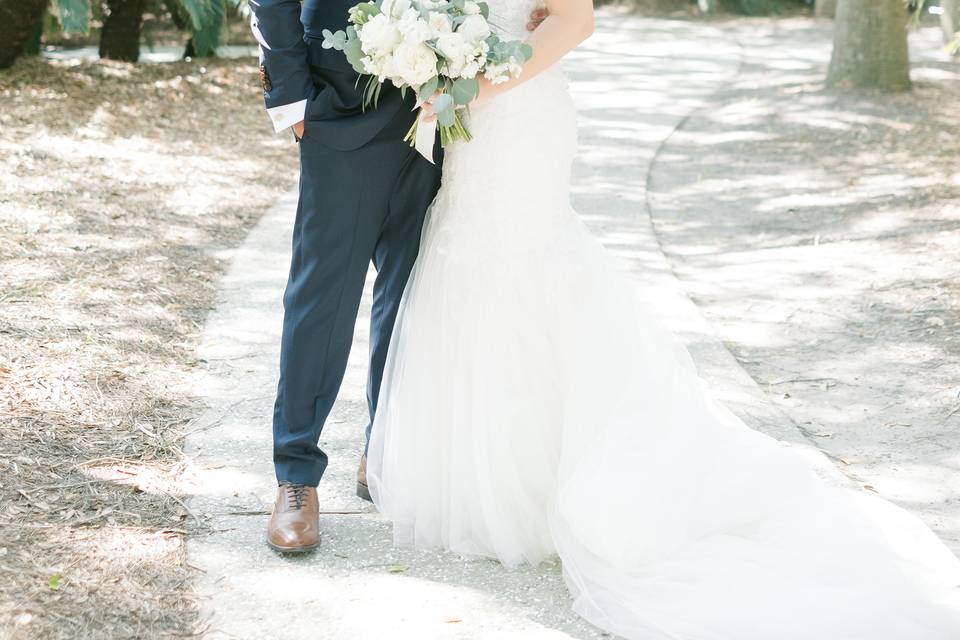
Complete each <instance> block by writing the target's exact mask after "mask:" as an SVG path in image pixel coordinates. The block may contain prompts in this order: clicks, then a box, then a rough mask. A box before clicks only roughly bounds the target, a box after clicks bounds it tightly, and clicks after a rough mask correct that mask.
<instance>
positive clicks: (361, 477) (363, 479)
mask: <svg viewBox="0 0 960 640" xmlns="http://www.w3.org/2000/svg"><path fill="white" fill-rule="evenodd" d="M357 496H359V497H361V498H363V499H364V500H367V501H369V502H373V497H372V496H371V495H370V487H369V486H368V485H367V456H361V457H360V468H359V469H357Z"/></svg>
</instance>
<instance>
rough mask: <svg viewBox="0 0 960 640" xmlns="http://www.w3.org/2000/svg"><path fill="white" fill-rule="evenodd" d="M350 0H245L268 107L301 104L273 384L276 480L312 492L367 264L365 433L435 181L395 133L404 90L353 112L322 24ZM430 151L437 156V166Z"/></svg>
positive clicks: (334, 21) (330, 24)
mask: <svg viewBox="0 0 960 640" xmlns="http://www.w3.org/2000/svg"><path fill="white" fill-rule="evenodd" d="M353 4H355V0H305V1H304V2H303V6H302V9H301V5H300V2H299V0H251V2H250V6H251V8H252V9H253V13H254V17H253V26H254V30H255V31H257V30H259V33H258V39H259V40H260V42H261V63H262V75H263V76H264V98H265V102H266V106H267V108H268V109H269V108H271V107H277V106H281V105H289V104H293V103H297V102H299V101H301V100H304V99H306V100H307V103H306V107H305V111H304V133H303V137H302V138H301V140H300V198H299V203H298V206H297V216H296V221H295V223H294V230H293V258H292V261H291V265H290V275H289V278H288V281H287V287H286V291H285V292H284V297H283V306H284V319H283V337H282V341H281V348H280V380H279V383H278V385H277V398H276V402H275V404H274V412H273V442H274V453H273V457H274V466H275V468H276V475H277V479H278V480H280V481H284V480H286V481H290V482H295V483H300V484H307V485H312V486H316V485H317V484H318V483H319V481H320V478H321V476H322V475H323V472H324V470H325V469H326V466H327V456H326V454H325V453H324V452H323V451H321V450H320V448H319V447H318V445H317V442H318V440H319V437H320V432H321V430H322V428H323V424H324V422H325V420H326V419H327V416H328V414H329V412H330V409H331V407H332V406H333V403H334V400H335V399H336V396H337V392H338V391H339V388H340V384H341V382H342V380H343V374H344V371H345V369H346V365H347V357H348V355H349V353H350V345H351V343H352V339H353V330H354V324H355V323H356V318H357V310H358V308H359V304H360V298H361V293H362V291H363V285H364V281H365V279H366V274H367V270H368V268H369V265H370V262H371V261H373V264H374V266H375V267H376V269H377V278H376V282H375V285H374V292H373V312H372V315H371V326H370V371H369V378H368V381H367V404H368V408H369V413H370V423H368V425H367V440H368V442H369V436H370V428H371V426H370V425H371V424H372V421H373V415H374V412H375V410H376V405H377V396H378V394H379V392H380V381H381V377H382V374H383V367H384V362H385V360H386V354H387V347H388V346H389V343H390V334H391V332H392V330H393V325H394V321H395V319H396V315H397V308H398V306H399V303H400V298H401V295H402V294H403V290H404V287H405V286H406V282H407V278H408V276H409V275H410V270H411V268H412V267H413V263H414V261H415V260H416V257H417V252H418V250H419V244H420V232H421V229H422V226H423V218H424V214H425V213H426V210H427V207H428V206H429V205H430V203H431V202H432V201H433V197H434V196H435V195H436V191H437V189H438V188H439V185H440V169H439V162H438V165H437V166H434V165H433V164H431V163H429V162H428V161H427V160H425V159H424V158H423V157H421V156H420V155H419V154H418V153H417V152H416V151H415V150H413V149H411V148H410V147H409V146H408V144H407V143H405V142H403V136H404V134H405V133H406V132H407V129H408V128H409V127H410V125H411V124H412V123H413V119H414V117H415V114H414V113H413V107H414V103H413V96H412V92H411V94H410V95H408V96H407V99H406V100H404V99H403V97H402V96H401V95H400V92H399V90H397V89H396V88H394V87H392V86H389V85H386V86H384V88H383V90H382V92H381V95H380V101H379V104H378V106H377V107H376V108H373V107H368V108H367V109H366V110H365V111H364V109H363V107H362V99H363V96H362V90H363V83H362V82H361V84H360V85H359V87H358V86H357V74H356V72H355V71H354V70H353V68H352V67H351V66H350V65H349V63H348V62H347V60H346V57H345V56H344V55H343V53H342V52H339V51H336V50H333V49H323V48H322V47H321V42H322V35H321V32H322V30H323V29H330V30H331V31H336V30H337V29H342V28H344V27H345V26H346V24H347V10H348V9H349V8H350V7H351V6H352V5H353ZM441 155H442V151H441V150H440V149H439V148H437V149H436V150H435V154H434V157H435V158H437V159H438V161H439V160H442V157H441Z"/></svg>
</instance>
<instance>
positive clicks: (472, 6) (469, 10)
mask: <svg viewBox="0 0 960 640" xmlns="http://www.w3.org/2000/svg"><path fill="white" fill-rule="evenodd" d="M463 12H464V13H465V14H467V15H468V16H475V15H477V14H478V13H480V5H478V4H477V3H476V2H474V1H473V0H467V1H466V2H464V3H463Z"/></svg>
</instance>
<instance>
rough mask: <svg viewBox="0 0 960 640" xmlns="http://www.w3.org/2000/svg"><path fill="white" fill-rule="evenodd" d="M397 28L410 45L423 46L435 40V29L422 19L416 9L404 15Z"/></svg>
mask: <svg viewBox="0 0 960 640" xmlns="http://www.w3.org/2000/svg"><path fill="white" fill-rule="evenodd" d="M397 28H398V29H399V30H400V33H401V35H402V36H403V41H404V42H406V43H409V44H422V43H424V42H426V41H427V40H432V39H433V29H431V28H430V25H429V24H427V22H426V21H425V20H423V19H422V18H421V17H420V14H419V13H418V12H417V11H416V9H409V10H408V11H407V12H406V13H405V14H403V18H402V19H401V20H400V22H398V23H397Z"/></svg>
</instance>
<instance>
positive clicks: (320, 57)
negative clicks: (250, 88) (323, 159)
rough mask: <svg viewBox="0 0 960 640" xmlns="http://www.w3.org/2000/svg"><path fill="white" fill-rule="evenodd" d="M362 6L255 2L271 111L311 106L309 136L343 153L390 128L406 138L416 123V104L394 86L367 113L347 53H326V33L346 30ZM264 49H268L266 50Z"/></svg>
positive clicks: (348, 0) (346, 1)
mask: <svg viewBox="0 0 960 640" xmlns="http://www.w3.org/2000/svg"><path fill="white" fill-rule="evenodd" d="M356 2H357V0H304V1H303V5H302V7H301V3H300V0H250V7H251V8H252V9H253V24H254V27H255V28H256V29H259V31H260V34H261V37H262V43H261V50H262V52H263V55H262V58H263V59H262V64H263V67H264V69H263V71H264V74H265V80H266V81H265V83H264V101H265V103H266V106H267V108H268V109H269V108H273V107H279V106H282V105H285V104H292V103H296V102H299V101H301V100H304V99H305V100H307V105H306V111H305V113H304V136H305V137H310V138H314V139H316V140H318V141H320V142H322V143H324V144H325V145H327V146H329V147H331V148H334V149H339V150H343V151H349V150H352V149H358V148H360V147H362V146H363V145H365V144H366V143H367V142H369V141H370V140H371V139H372V138H373V137H374V136H376V135H377V134H378V133H379V132H381V131H383V130H384V129H385V128H386V127H388V126H390V128H391V129H394V128H395V129H396V132H397V135H399V136H400V137H402V136H403V135H404V134H405V133H406V128H407V127H409V126H410V125H411V124H412V123H413V119H414V117H415V116H414V114H413V108H414V106H415V98H414V96H413V92H408V95H407V99H406V100H404V99H403V97H402V96H401V95H400V91H399V90H398V89H397V88H396V87H394V86H392V85H391V84H390V83H389V82H387V83H385V85H384V87H383V89H382V90H381V92H380V100H379V102H378V103H377V106H376V107H374V106H373V105H370V106H369V107H367V109H366V110H364V109H363V89H364V81H361V82H360V83H359V84H358V83H357V79H358V75H357V72H356V71H355V70H354V69H353V67H352V66H350V63H349V62H347V58H346V56H345V55H344V54H343V52H342V51H337V50H335V49H324V48H323V47H322V46H321V44H322V42H323V30H324V29H329V30H330V31H336V30H338V29H345V28H346V26H347V12H348V10H349V9H350V7H352V6H353V5H354V4H356ZM264 44H265V46H264Z"/></svg>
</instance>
